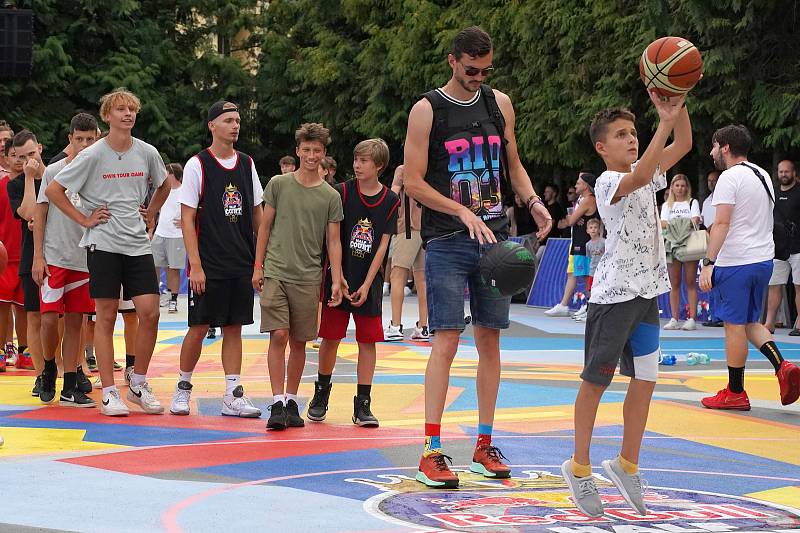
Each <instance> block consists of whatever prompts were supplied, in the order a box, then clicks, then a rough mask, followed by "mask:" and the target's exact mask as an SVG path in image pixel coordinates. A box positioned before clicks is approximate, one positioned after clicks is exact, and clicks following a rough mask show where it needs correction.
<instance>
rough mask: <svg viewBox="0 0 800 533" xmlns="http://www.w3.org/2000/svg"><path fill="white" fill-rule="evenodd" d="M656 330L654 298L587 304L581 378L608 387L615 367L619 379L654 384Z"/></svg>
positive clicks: (657, 337)
mask: <svg viewBox="0 0 800 533" xmlns="http://www.w3.org/2000/svg"><path fill="white" fill-rule="evenodd" d="M660 330H661V325H660V324H659V321H658V299H657V298H649V299H648V298H642V297H641V296H637V297H636V298H634V299H633V300H628V301H626V302H619V303H613V304H595V303H589V307H588V308H587V312H586V334H585V348H584V367H583V372H582V373H581V379H583V380H585V381H588V382H590V383H594V384H596V385H601V386H604V387H605V386H608V385H609V384H610V383H611V380H612V379H613V378H614V372H615V371H616V369H617V364H619V366H620V374H622V375H623V376H628V377H630V378H634V379H640V380H643V381H653V382H654V381H656V378H657V377H658V356H659V355H660V354H661V348H660V345H659V342H660V339H659V333H660Z"/></svg>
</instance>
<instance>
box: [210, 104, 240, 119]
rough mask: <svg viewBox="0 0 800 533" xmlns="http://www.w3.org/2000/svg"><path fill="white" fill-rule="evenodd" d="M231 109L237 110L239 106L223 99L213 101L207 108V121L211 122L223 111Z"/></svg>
mask: <svg viewBox="0 0 800 533" xmlns="http://www.w3.org/2000/svg"><path fill="white" fill-rule="evenodd" d="M231 111H239V106H237V105H236V104H234V103H233V102H226V101H225V100H220V101H219V102H214V104H213V105H212V106H211V107H209V108H208V122H211V121H212V120H214V119H215V118H217V117H218V116H220V115H222V114H223V113H230V112H231Z"/></svg>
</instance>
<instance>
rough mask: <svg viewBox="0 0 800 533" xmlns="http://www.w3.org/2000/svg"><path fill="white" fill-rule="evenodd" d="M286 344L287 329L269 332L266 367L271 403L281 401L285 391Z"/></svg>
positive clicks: (287, 340) (287, 338)
mask: <svg viewBox="0 0 800 533" xmlns="http://www.w3.org/2000/svg"><path fill="white" fill-rule="evenodd" d="M288 342H289V330H288V329H276V330H275V331H270V332H269V348H268V349H267V367H268V369H269V383H270V386H271V387H272V396H273V398H272V401H273V403H275V402H278V401H282V400H283V394H284V391H285V390H286V389H285V383H286V345H287V344H288Z"/></svg>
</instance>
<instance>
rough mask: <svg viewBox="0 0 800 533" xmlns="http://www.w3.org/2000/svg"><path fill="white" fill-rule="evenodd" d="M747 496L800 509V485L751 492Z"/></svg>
mask: <svg viewBox="0 0 800 533" xmlns="http://www.w3.org/2000/svg"><path fill="white" fill-rule="evenodd" d="M745 496H747V497H748V498H755V499H757V500H764V501H766V502H771V503H777V504H779V505H786V506H789V507H794V508H795V509H800V487H781V488H779V489H770V490H763V491H761V492H751V493H750V494H746V495H745Z"/></svg>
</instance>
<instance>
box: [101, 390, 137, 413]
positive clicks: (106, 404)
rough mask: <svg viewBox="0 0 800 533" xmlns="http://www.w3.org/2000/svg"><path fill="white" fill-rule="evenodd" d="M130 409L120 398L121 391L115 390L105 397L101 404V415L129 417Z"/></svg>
mask: <svg viewBox="0 0 800 533" xmlns="http://www.w3.org/2000/svg"><path fill="white" fill-rule="evenodd" d="M130 412H131V411H130V409H128V406H127V405H125V402H123V401H122V398H120V397H119V391H118V390H116V389H114V390H112V391H110V392H109V393H108V394H104V395H103V400H102V401H101V402H100V414H103V415H106V416H128V415H129V414H130Z"/></svg>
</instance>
